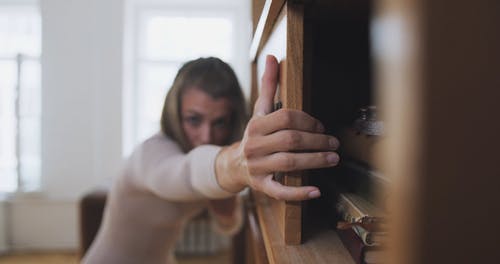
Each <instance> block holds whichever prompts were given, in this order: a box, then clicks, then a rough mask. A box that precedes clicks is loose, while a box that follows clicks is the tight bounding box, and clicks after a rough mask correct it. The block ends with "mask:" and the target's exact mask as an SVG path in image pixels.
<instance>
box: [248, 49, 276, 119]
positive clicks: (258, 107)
mask: <svg viewBox="0 0 500 264" xmlns="http://www.w3.org/2000/svg"><path fill="white" fill-rule="evenodd" d="M278 71H279V67H278V61H277V60H276V58H275V57H274V56H273V55H267V56H266V68H265V69H264V75H263V76H262V85H261V87H262V88H261V91H260V94H259V97H258V98H257V101H256V102H255V107H254V111H253V114H254V116H263V115H267V114H269V113H271V112H272V111H273V106H274V94H275V93H276V88H277V86H278Z"/></svg>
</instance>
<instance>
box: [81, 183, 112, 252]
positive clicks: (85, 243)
mask: <svg viewBox="0 0 500 264" xmlns="http://www.w3.org/2000/svg"><path fill="white" fill-rule="evenodd" d="M106 200H107V192H106V191H104V190H99V191H92V192H90V193H88V194H86V195H84V196H83V197H82V198H81V199H80V204H79V227H80V230H79V231H80V248H79V255H80V257H83V256H84V255H85V253H86V252H87V250H88V249H89V247H90V245H91V244H92V242H93V241H94V238H95V236H96V235H97V231H98V230H99V226H101V221H102V217H103V214H104V207H105V206H106Z"/></svg>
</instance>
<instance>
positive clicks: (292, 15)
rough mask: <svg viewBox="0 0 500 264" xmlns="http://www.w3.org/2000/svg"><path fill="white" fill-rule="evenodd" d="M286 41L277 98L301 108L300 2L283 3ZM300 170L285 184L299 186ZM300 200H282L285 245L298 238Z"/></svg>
mask: <svg viewBox="0 0 500 264" xmlns="http://www.w3.org/2000/svg"><path fill="white" fill-rule="evenodd" d="M286 12H287V16H286V21H287V43H286V60H285V62H284V65H285V67H284V71H282V73H281V74H282V78H281V79H282V81H283V83H282V84H281V89H280V97H281V101H282V103H283V108H289V109H297V110H304V108H303V105H304V104H303V102H304V101H303V100H304V98H303V89H304V82H303V81H304V78H303V74H304V73H303V72H304V71H303V69H304V5H303V4H297V3H292V2H287V3H286ZM302 176H303V172H294V173H288V174H286V175H285V176H284V184H285V185H287V186H302ZM301 205H302V203H301V202H296V201H293V202H292V201H286V202H285V205H284V206H285V208H284V215H285V217H284V218H285V222H284V225H283V227H282V228H283V231H282V232H283V235H284V240H285V243H286V244H292V245H297V244H300V242H301V240H302V206H301Z"/></svg>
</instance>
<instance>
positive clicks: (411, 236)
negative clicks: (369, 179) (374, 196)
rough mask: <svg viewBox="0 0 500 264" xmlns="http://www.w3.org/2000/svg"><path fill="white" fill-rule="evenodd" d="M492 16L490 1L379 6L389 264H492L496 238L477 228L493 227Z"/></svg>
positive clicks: (495, 81) (498, 64)
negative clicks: (391, 187) (390, 190)
mask: <svg viewBox="0 0 500 264" xmlns="http://www.w3.org/2000/svg"><path fill="white" fill-rule="evenodd" d="M499 14H500V2H498V1H481V0H480V1H468V2H459V1H432V0H423V1H415V0H402V1H382V3H381V4H380V7H379V9H378V13H377V14H376V18H375V19H376V20H377V21H390V23H386V24H383V27H384V28H381V30H380V31H379V32H378V33H380V34H381V35H380V36H377V38H378V39H380V40H383V39H385V37H388V36H390V39H391V40H392V41H391V42H383V41H382V42H381V43H379V44H382V45H380V47H381V49H380V50H379V54H377V55H378V58H379V62H380V63H379V64H378V65H377V68H378V71H379V72H380V76H379V78H378V79H379V80H380V83H379V85H378V88H380V93H381V94H380V98H381V102H382V106H383V109H384V110H383V114H384V116H385V117H386V120H387V127H388V131H390V133H391V134H390V137H388V141H389V142H388V144H387V146H386V148H385V151H383V152H382V153H381V154H382V155H383V156H384V158H385V159H384V161H383V164H382V165H383V166H384V167H386V169H385V171H387V172H388V175H389V176H391V177H392V178H393V179H394V180H395V193H394V197H397V199H393V208H392V211H393V212H394V215H393V222H394V225H393V226H392V228H393V230H392V231H393V232H392V234H393V239H392V243H391V248H390V249H391V255H390V258H389V259H390V260H391V263H409V264H412V263H429V264H433V263H498V262H499V260H500V251H499V250H498V245H499V244H500V239H499V238H500V236H499V231H498V229H497V228H492V229H490V228H487V226H488V225H481V224H479V225H478V223H483V222H486V223H499V222H500V198H499V195H498V187H499V186H500V177H499V175H500V167H499V166H498V164H499V163H500V158H499V157H500V156H499V155H498V151H499V149H500V138H499V136H498V135H499V134H500V122H498V121H497V120H498V118H497V115H498V112H499V111H498V102H499V98H500V89H499V87H500V74H499V69H500V49H499V48H498V47H500V34H499V31H498V25H500V16H499ZM394 18H398V19H396V20H394ZM384 32H385V33H386V35H384Z"/></svg>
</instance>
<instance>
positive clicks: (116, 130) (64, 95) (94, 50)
mask: <svg viewBox="0 0 500 264" xmlns="http://www.w3.org/2000/svg"><path fill="white" fill-rule="evenodd" d="M122 14H123V4H122V1H121V0H107V1H102V0H42V21H43V31H42V32H43V33H42V34H43V42H42V43H43V47H42V65H43V70H42V87H43V99H42V115H43V117H42V177H43V179H42V188H43V191H44V192H45V193H47V194H48V195H49V196H50V197H51V198H55V199H61V198H62V199H70V200H75V199H76V198H78V197H80V195H82V194H83V193H84V192H85V191H87V190H89V189H90V188H92V187H93V186H94V185H95V184H98V183H99V182H100V181H101V180H102V179H103V178H104V177H106V176H108V177H109V175H112V174H116V173H117V170H118V168H119V165H120V162H121V114H120V113H121V87H122V83H121V78H122V75H121V69H122V60H121V58H122V48H121V47H122V32H123V29H122V24H123V23H122V21H123V15H122Z"/></svg>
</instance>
